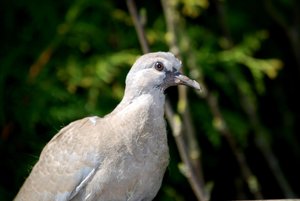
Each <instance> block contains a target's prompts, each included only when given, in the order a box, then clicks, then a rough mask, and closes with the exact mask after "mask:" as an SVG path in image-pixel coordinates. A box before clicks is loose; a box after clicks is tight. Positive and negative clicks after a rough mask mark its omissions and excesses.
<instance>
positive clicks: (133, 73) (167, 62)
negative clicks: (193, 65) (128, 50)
mask: <svg viewBox="0 0 300 201" xmlns="http://www.w3.org/2000/svg"><path fill="white" fill-rule="evenodd" d="M180 68H181V61H180V60H178V59H177V58H176V57H175V56H174V55H173V54H172V53H170V52H155V53H148V54H145V55H143V56H141V57H139V58H138V59H137V60H136V62H135V63H134V65H133V66H132V68H131V70H130V71H129V73H128V75H127V78H126V90H129V89H130V91H131V92H134V93H135V94H136V95H138V94H143V93H149V92H151V91H152V90H160V91H162V92H164V91H165V90H166V89H167V88H168V87H170V86H176V85H186V86H189V87H193V88H195V89H200V85H199V84H198V83H197V82H196V81H194V80H191V79H190V78H188V77H187V76H185V75H182V74H181V73H180V72H179V69H180Z"/></svg>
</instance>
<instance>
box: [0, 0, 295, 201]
mask: <svg viewBox="0 0 300 201" xmlns="http://www.w3.org/2000/svg"><path fill="white" fill-rule="evenodd" d="M172 2H173V3H174V4H175V5H176V8H177V9H178V11H179V13H180V15H181V18H180V20H179V22H180V25H178V27H176V29H177V31H178V33H179V36H178V37H179V41H178V46H179V48H180V51H181V52H182V57H183V64H184V68H183V70H184V71H186V72H187V74H188V73H190V75H191V76H192V77H195V78H199V79H200V80H202V82H203V83H205V85H206V87H207V89H208V90H209V91H210V93H212V94H213V95H214V96H215V97H216V99H217V102H218V105H219V106H220V112H221V114H222V117H223V120H224V122H223V121H222V119H221V118H220V117H216V116H215V115H214V114H213V113H212V111H211V109H210V108H209V104H208V102H207V101H206V100H205V99H204V98H199V97H198V96H196V94H195V93H194V92H191V93H189V103H190V107H191V113H192V117H193V124H194V126H195V129H196V133H197V139H198V140H199V143H200V146H201V149H202V152H203V155H204V156H203V158H205V161H208V163H207V164H203V169H204V177H205V179H206V180H207V181H208V182H209V183H210V184H211V186H212V191H211V192H212V195H211V197H212V199H216V200H224V199H239V198H241V197H239V195H242V194H243V195H245V196H244V197H242V198H247V199H252V198H253V197H251V196H252V195H251V193H249V192H246V191H245V190H243V192H241V188H238V187H237V184H236V185H234V183H237V182H236V177H237V174H238V173H237V172H240V170H239V167H238V165H236V164H235V163H236V161H234V162H232V161H233V160H232V155H234V153H232V150H231V151H228V150H227V149H226V146H227V143H226V141H224V135H222V134H220V127H222V126H226V127H227V128H228V130H229V131H230V132H231V133H232V137H233V138H234V140H235V141H236V143H237V145H238V147H239V148H240V149H241V150H242V151H243V152H245V153H246V155H247V156H248V157H249V158H247V160H248V163H249V164H250V167H251V169H253V172H254V174H255V176H256V177H251V178H250V180H251V179H252V180H253V178H255V179H256V178H258V182H261V185H262V190H263V192H262V193H263V195H264V196H265V197H267V198H276V197H284V196H285V195H286V194H285V193H284V190H283V189H282V186H280V184H278V182H277V183H276V182H274V180H275V179H274V178H275V177H276V176H274V175H271V176H269V175H270V173H269V172H270V170H271V168H270V167H268V166H267V165H265V164H267V163H268V159H266V158H265V159H262V160H265V161H263V162H259V163H261V166H260V165H259V164H257V163H258V162H257V161H256V157H257V155H258V154H259V155H264V154H265V153H263V151H262V149H260V148H259V146H264V145H265V146H266V147H269V148H270V150H268V151H269V152H272V153H273V152H274V153H276V154H278V164H279V166H280V167H282V169H283V171H284V176H285V178H286V179H287V181H288V182H290V184H291V186H292V189H293V190H294V191H295V192H296V193H299V192H300V189H299V185H298V183H297V182H298V181H295V179H294V178H298V177H299V173H298V169H299V168H300V164H299V163H298V162H296V161H299V154H298V153H296V151H295V150H298V148H297V147H298V146H299V138H298V137H297V136H296V133H297V131H298V132H299V125H298V124H297V123H296V122H298V121H299V112H300V108H299V101H300V100H299V98H297V97H296V94H297V93H298V88H297V86H298V85H299V84H298V80H299V75H300V74H299V69H300V68H299V63H297V56H296V55H297V54H293V53H292V52H293V48H294V46H293V43H292V42H291V40H292V39H291V38H292V37H290V36H289V35H288V34H287V35H288V36H283V35H284V34H282V33H283V32H284V33H289V32H288V31H289V29H288V28H287V27H288V26H289V25H290V24H291V23H286V26H282V24H280V23H279V24H280V25H279V26H278V25H277V24H276V23H278V20H276V19H278V17H280V16H282V21H280V20H279V22H283V23H284V22H287V21H288V19H293V17H292V14H291V13H290V12H287V11H288V10H291V9H295V10H297V7H295V8H293V3H292V1H286V0H280V1H277V2H274V5H273V4H272V2H271V1H268V0H266V1H263V2H265V4H264V3H262V2H256V3H255V4H254V3H253V1H250V0H247V1H243V2H242V3H239V2H233V1H220V2H219V1H207V0H201V1H195V0H188V1H184V0H180V1H172ZM137 3H138V7H139V9H140V11H141V12H140V14H141V15H142V18H143V22H144V23H145V24H144V26H145V30H146V34H147V39H148V41H149V44H150V46H151V49H152V50H155V51H156V50H157V51H158V50H160V51H166V50H168V46H167V43H168V41H169V40H170V33H167V32H166V27H167V26H166V20H165V17H164V14H163V12H162V9H161V5H160V2H159V1H156V2H151V4H150V3H149V2H147V1H139V2H137ZM270 5H271V6H270ZM218 6H220V7H218ZM276 6H282V7H283V8H284V11H282V13H278V12H277V14H278V16H277V15H276V16H275V17H274V16H272V13H273V12H270V9H273V8H274V7H275V8H276ZM253 8H255V9H253ZM279 8H280V7H279ZM218 9H223V10H221V11H223V12H224V15H222V14H220V13H219V12H220V11H218ZM278 10H279V9H278ZM273 11H274V10H273ZM0 13H1V15H2V17H1V21H0V22H1V23H0V24H1V26H2V27H1V30H2V33H1V35H2V43H1V50H2V51H1V53H0V59H1V62H0V65H1V67H0V96H1V98H0V125H1V127H0V128H1V135H0V153H1V154H0V156H1V158H2V161H3V176H1V181H0V200H11V199H12V198H13V196H14V195H15V194H16V192H17V191H18V189H19V187H20V186H21V184H22V183H23V181H24V178H26V175H28V173H29V172H30V169H31V167H32V166H33V165H34V163H35V162H36V161H37V159H38V156H39V153H40V151H41V149H42V148H43V147H44V145H45V144H46V143H47V142H48V141H49V140H50V139H51V137H52V136H53V135H55V133H56V132H57V131H58V130H59V129H61V128H62V127H63V126H65V125H67V124H68V123H69V122H71V121H73V120H76V119H79V118H82V117H85V116H89V115H98V116H104V115H105V114H107V113H109V112H110V111H111V110H112V109H113V108H114V107H115V106H116V105H117V104H118V102H119V101H120V100H121V98H122V96H123V92H124V86H125V76H126V73H127V72H128V70H129V68H130V66H131V65H132V63H133V62H134V61H135V59H136V58H137V56H138V55H140V54H141V50H140V45H139V42H138V37H137V35H136V32H135V29H134V26H133V23H132V21H131V17H130V15H129V14H128V11H127V8H126V4H125V2H123V1H96V0H75V1H61V2H56V1H50V0H46V1H43V2H39V1H36V0H31V1H26V2H22V1H19V0H15V1H2V2H0ZM275 13H276V12H275ZM273 14H274V13H273ZM257 19H261V20H257ZM295 24H296V23H295ZM285 28H286V29H285ZM282 29H284V30H282ZM293 30H295V31H294V32H293V33H294V34H295V36H296V38H297V36H298V37H299V35H300V34H299V30H297V29H293ZM277 31H279V33H280V34H278V33H277ZM293 36H294V35H293ZM279 39H280V40H279ZM279 41H284V42H279ZM294 49H295V48H294ZM283 66H284V68H283ZM297 66H298V67H297ZM297 68H298V69H297ZM202 96H205V95H202ZM170 97H172V98H173V94H171V95H170ZM175 99H176V98H174V101H175ZM225 124H226V125H225ZM169 138H171V135H169ZM169 141H170V147H171V158H172V159H171V164H170V168H169V172H168V173H167V174H168V176H167V178H166V179H165V180H164V184H163V187H162V190H161V191H160V194H159V196H158V198H157V200H178V201H181V200H193V199H195V198H194V197H193V198H191V199H190V197H189V194H191V193H192V190H191V189H190V187H189V185H188V183H187V180H186V179H185V178H184V176H183V175H181V174H180V170H179V164H180V163H181V162H180V159H179V158H180V157H179V156H178V152H177V151H176V146H175V142H174V140H172V139H170V140H169ZM257 142H258V143H257ZM224 150H225V151H224ZM227 152H229V153H227ZM287 156H288V157H291V160H290V161H295V163H296V164H293V165H292V166H294V168H292V169H291V170H290V171H289V168H290V164H288V163H287V160H286V157H287ZM224 161H226V162H224ZM228 161H229V162H228ZM228 163H230V164H231V165H232V166H226V165H228ZM219 164H220V165H219ZM263 165H265V166H264V167H262V166H263ZM222 167H224V168H223V169H222ZM227 167H230V168H231V169H230V168H228V169H226V168H227ZM237 169H238V170H239V171H236V170H237ZM223 171H225V172H226V175H223ZM218 172H221V173H222V174H219V173H218ZM274 173H276V172H273V174H274ZM215 175H218V178H216V176H215ZM227 175H229V177H227ZM264 175H267V176H264ZM267 177H272V179H270V178H267ZM224 180H226V182H227V183H228V185H223V184H224V183H226V182H224ZM227 183H226V184H227ZM245 183H246V182H245ZM274 183H275V184H274ZM243 185H245V184H243ZM220 186H221V187H220ZM278 186H280V187H278ZM220 188H222V190H219V189H220ZM257 188H258V187H257ZM270 189H279V190H278V192H277V191H276V192H277V193H276V192H273V190H270ZM297 191H298V192H297ZM228 192H229V193H228ZM249 194H250V195H249ZM227 195H230V196H228V197H226V196H227ZM218 196H219V197H218ZM217 198H219V199H217Z"/></svg>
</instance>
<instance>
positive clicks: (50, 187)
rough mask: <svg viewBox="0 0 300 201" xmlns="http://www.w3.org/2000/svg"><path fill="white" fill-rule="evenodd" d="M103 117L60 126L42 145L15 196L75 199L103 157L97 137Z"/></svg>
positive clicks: (32, 198) (61, 200)
mask: <svg viewBox="0 0 300 201" xmlns="http://www.w3.org/2000/svg"><path fill="white" fill-rule="evenodd" d="M101 121H102V119H101V118H98V117H89V118H84V119H82V120H78V121H75V122H73V123H71V124H69V125H68V126H66V127H64V128H63V129H61V130H60V132H59V133H58V134H56V135H55V136H54V137H53V138H52V140H51V141H50V142H49V143H48V144H47V145H46V146H45V148H44V149H43V151H42V153H41V156H40V159H39V161H38V162H37V164H36V165H35V166H34V167H33V169H32V171H31V173H30V175H29V177H28V178H27V180H26V181H25V183H24V185H23V186H22V188H21V190H20V192H19V193H18V195H17V197H16V199H15V200H32V201H33V200H39V201H41V200H44V201H46V200H49V201H50V200H57V201H67V200H70V199H72V198H73V197H74V196H75V195H76V194H77V193H78V192H79V191H80V190H81V189H82V188H83V187H84V186H85V185H86V184H87V183H88V182H89V181H90V179H91V178H92V177H93V175H94V174H95V172H96V170H97V168H99V166H100V164H101V161H102V160H103V158H101V154H100V153H99V152H98V151H97V150H98V147H97V146H98V142H97V139H95V133H98V135H101V132H100V131H99V124H101ZM96 124H97V127H96ZM100 129H101V126H100ZM100 144H101V143H100Z"/></svg>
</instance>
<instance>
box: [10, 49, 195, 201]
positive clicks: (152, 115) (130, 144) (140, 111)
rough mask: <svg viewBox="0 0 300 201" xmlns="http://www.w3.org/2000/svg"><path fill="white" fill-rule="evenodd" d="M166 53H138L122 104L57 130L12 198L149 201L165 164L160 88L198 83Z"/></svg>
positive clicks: (162, 89)
mask: <svg viewBox="0 0 300 201" xmlns="http://www.w3.org/2000/svg"><path fill="white" fill-rule="evenodd" d="M180 67H181V62H180V61H179V60H178V59H176V58H175V57H174V55H173V54H171V53H167V52H157V53H149V54H145V55H143V56H141V57H140V58H139V59H138V60H137V61H136V62H135V64H134V65H133V67H132V68H131V70H130V71H129V73H128V75H127V78H126V89H125V94H124V97H123V99H122V101H121V103H120V104H119V105H118V106H117V107H116V108H115V109H114V111H113V112H111V113H110V114H108V115H106V116H105V117H104V118H100V117H87V118H84V119H81V120H77V121H74V122H72V123H70V124H69V125H68V126H66V127H64V128H63V129H61V130H60V131H59V133H58V134H56V135H55V136H54V137H53V138H52V140H51V141H50V142H49V143H48V144H47V145H46V146H45V148H44V149H43V151H42V153H41V155H40V159H39V161H38V162H37V164H36V165H35V166H34V167H33V169H32V171H31V173H30V175H29V177H28V178H27V180H26V181H25V183H24V184H23V186H22V188H21V189H20V191H19V193H18V195H17V196H16V198H15V200H16V201H21V200H23V201H67V200H72V201H75V200H87V201H96V200H98V201H148V200H149V201H150V200H152V199H153V198H154V196H155V195H156V194H157V192H158V190H159V188H160V186H161V182H162V178H163V175H164V172H165V170H166V167H167V165H168V161H169V153H168V145H167V136H166V127H165V120H164V102H165V95H164V90H165V89H166V88H167V87H169V86H174V85H178V84H185V85H188V86H191V87H194V88H196V89H199V88H200V87H199V84H198V83H197V82H195V81H192V80H190V79H189V78H187V77H186V76H184V75H181V74H180V73H179V68H180Z"/></svg>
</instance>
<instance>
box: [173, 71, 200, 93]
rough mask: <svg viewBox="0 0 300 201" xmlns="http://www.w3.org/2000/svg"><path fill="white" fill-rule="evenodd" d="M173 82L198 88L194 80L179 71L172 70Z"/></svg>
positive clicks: (198, 85)
mask: <svg viewBox="0 0 300 201" xmlns="http://www.w3.org/2000/svg"><path fill="white" fill-rule="evenodd" d="M173 76H174V82H175V84H176V85H179V84H183V85H186V86H189V87H193V88H194V89H197V90H200V89H201V87H200V84H199V83H198V82H196V81H195V80H192V79H190V78H189V77H187V76H185V75H183V74H181V73H180V72H178V71H176V72H173Z"/></svg>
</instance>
